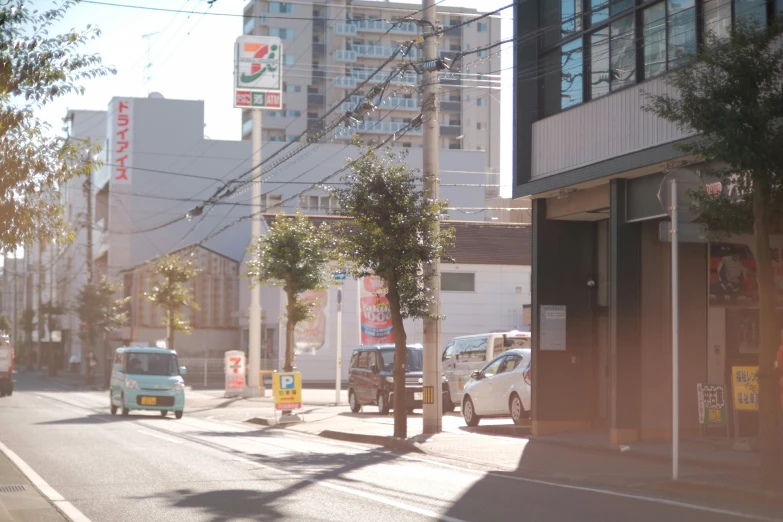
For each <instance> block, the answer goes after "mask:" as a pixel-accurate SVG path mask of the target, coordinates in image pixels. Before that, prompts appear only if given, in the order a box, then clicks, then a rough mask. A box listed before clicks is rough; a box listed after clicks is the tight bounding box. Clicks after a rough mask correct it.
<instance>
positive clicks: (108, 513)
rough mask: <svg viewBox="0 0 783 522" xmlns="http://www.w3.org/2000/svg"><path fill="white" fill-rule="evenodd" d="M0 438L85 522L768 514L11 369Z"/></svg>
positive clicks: (714, 521) (521, 520)
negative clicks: (130, 399) (122, 409)
mask: <svg viewBox="0 0 783 522" xmlns="http://www.w3.org/2000/svg"><path fill="white" fill-rule="evenodd" d="M17 384H18V386H17V390H16V391H15V393H14V395H13V396H12V397H6V398H4V399H2V400H0V441H2V442H3V443H4V444H5V445H6V446H8V447H9V448H10V449H11V450H12V451H14V452H15V453H16V454H17V455H18V456H20V457H21V458H22V459H23V460H24V461H25V462H26V463H27V464H28V465H29V466H30V467H32V469H34V470H35V471H36V472H37V473H38V474H39V475H40V476H41V477H42V478H43V479H44V480H45V481H46V482H48V484H49V485H50V486H51V487H53V488H54V489H55V490H56V491H57V492H59V493H60V494H61V495H62V496H63V497H64V498H65V499H66V500H68V501H70V502H71V503H72V504H73V505H74V506H75V507H76V508H77V509H79V510H80V511H81V512H82V513H83V514H84V515H85V516H86V517H87V518H88V519H90V520H92V521H93V522H102V521H107V522H108V521H111V522H115V521H116V522H120V521H134V522H136V521H149V522H152V521H158V520H161V521H164V520H165V521H210V522H218V521H220V522H223V521H234V520H262V521H277V520H290V521H339V522H348V521H361V522H368V521H401V522H402V521H425V520H445V521H449V522H460V521H466V522H468V521H470V522H494V521H498V522H500V521H513V522H527V521H541V522H550V521H551V522H555V521H557V522H562V521H568V520H575V521H577V520H578V521H596V522H598V521H608V520H611V521H625V520H628V521H635V522H637V521H638V522H647V521H649V522H653V521H655V522H659V521H694V522H701V521H704V522H707V521H709V522H724V521H739V520H771V519H772V518H771V516H770V515H769V513H767V514H766V515H765V516H763V517H754V516H751V515H750V514H749V513H748V514H745V513H744V512H740V513H733V514H731V513H726V512H725V511H724V510H722V509H714V510H710V509H711V508H710V506H703V505H688V504H687V503H685V502H677V501H670V500H665V499H661V498H654V499H650V498H642V497H640V496H638V495H634V494H629V493H623V492H617V491H607V490H596V489H591V488H585V487H574V486H569V485H567V484H561V483H557V482H556V481H546V480H537V479H532V478H528V477H524V476H520V475H518V474H517V475H514V474H506V473H488V472H486V471H481V470H477V469H475V468H472V467H468V466H460V465H459V463H451V464H449V463H445V462H443V461H439V460H430V459H427V458H424V457H420V456H415V457H414V456H410V455H409V456H404V455H399V454H396V453H393V452H389V451H381V450H374V449H371V448H368V447H364V446H358V445H351V444H344V443H339V442H335V441H329V440H325V439H320V438H317V437H314V436H308V435H304V434H296V433H292V432H290V431H284V430H262V429H259V428H258V427H255V426H252V425H247V424H243V423H239V422H230V421H219V420H215V419H207V418H203V417H197V416H188V415H187V414H186V415H185V417H183V419H181V420H175V419H173V418H172V417H168V418H161V417H160V416H157V415H152V414H137V415H132V416H131V417H129V418H123V417H120V416H116V417H112V416H111V415H110V414H109V412H108V400H107V398H106V397H105V396H104V394H100V393H96V392H78V391H65V390H62V389H58V388H55V387H53V386H49V385H45V384H42V383H41V382H40V381H35V380H32V379H30V378H25V377H20V379H18V381H17Z"/></svg>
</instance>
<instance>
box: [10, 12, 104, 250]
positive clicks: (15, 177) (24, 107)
mask: <svg viewBox="0 0 783 522" xmlns="http://www.w3.org/2000/svg"><path fill="white" fill-rule="evenodd" d="M76 3H77V2H76V1H73V0H65V1H62V2H60V3H59V4H58V5H56V6H55V7H53V8H51V9H48V10H44V11H32V10H31V7H32V2H26V1H24V0H10V1H8V2H2V3H1V4H0V172H2V175H0V250H2V251H11V250H15V249H16V247H17V246H18V245H22V244H25V243H30V242H32V241H38V240H39V239H43V240H48V239H52V238H58V237H60V238H61V237H62V236H67V235H68V234H67V233H66V232H65V230H66V227H65V225H64V223H63V220H62V205H61V204H60V199H59V198H60V196H59V191H58V187H59V186H60V185H62V183H63V182H65V181H67V180H68V179H70V178H71V177H72V176H74V175H81V174H89V173H90V172H91V171H92V169H93V168H94V167H95V165H94V163H93V161H92V160H91V159H90V158H92V154H91V153H92V152H93V151H94V150H95V147H91V146H89V145H88V144H86V143H85V142H79V141H76V140H66V139H63V138H60V137H56V136H54V135H53V133H52V132H51V131H52V129H51V128H50V127H49V125H48V124H46V123H45V122H43V121H41V120H40V119H39V118H37V117H36V116H35V111H36V110H38V109H40V108H41V107H43V106H44V105H46V104H49V103H51V102H52V101H53V100H55V99H57V98H59V97H61V96H63V95H67V94H73V93H83V91H84V89H83V87H82V86H81V85H79V82H81V81H83V80H87V79H90V78H96V77H100V76H106V75H108V74H112V73H113V72H114V71H113V70H112V69H110V68H106V67H104V66H102V65H101V59H100V58H99V57H98V56H96V55H85V54H80V53H79V50H80V48H81V47H83V46H84V45H85V44H86V43H87V42H89V41H91V40H94V39H96V38H97V37H98V36H99V34H100V32H99V31H98V29H97V28H95V27H91V26H87V28H86V29H85V30H83V31H79V32H76V31H71V32H68V33H65V34H60V35H56V36H50V34H49V31H50V29H51V28H52V27H53V26H54V25H56V24H58V23H59V22H61V21H62V19H63V17H64V16H65V14H66V12H67V10H68V9H70V8H71V7H73V6H74V5H75V4H76ZM85 158H87V159H85Z"/></svg>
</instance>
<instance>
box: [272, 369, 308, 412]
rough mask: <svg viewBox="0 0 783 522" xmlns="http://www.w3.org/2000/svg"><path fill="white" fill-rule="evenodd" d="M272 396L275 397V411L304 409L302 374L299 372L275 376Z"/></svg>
mask: <svg viewBox="0 0 783 522" xmlns="http://www.w3.org/2000/svg"><path fill="white" fill-rule="evenodd" d="M272 394H273V395H274V397H275V409H277V410H298V409H300V408H301V407H302V374H300V373H298V372H295V373H275V374H273V375H272Z"/></svg>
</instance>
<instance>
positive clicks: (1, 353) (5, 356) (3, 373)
mask: <svg viewBox="0 0 783 522" xmlns="http://www.w3.org/2000/svg"><path fill="white" fill-rule="evenodd" d="M12 393H14V346H13V345H12V344H11V340H10V339H9V338H8V336H7V335H5V334H0V397H4V396H5V395H11V394H12Z"/></svg>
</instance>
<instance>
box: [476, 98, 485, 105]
mask: <svg viewBox="0 0 783 522" xmlns="http://www.w3.org/2000/svg"><path fill="white" fill-rule="evenodd" d="M476 105H477V106H479V107H486V106H487V98H486V97H483V96H482V97H481V98H476Z"/></svg>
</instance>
